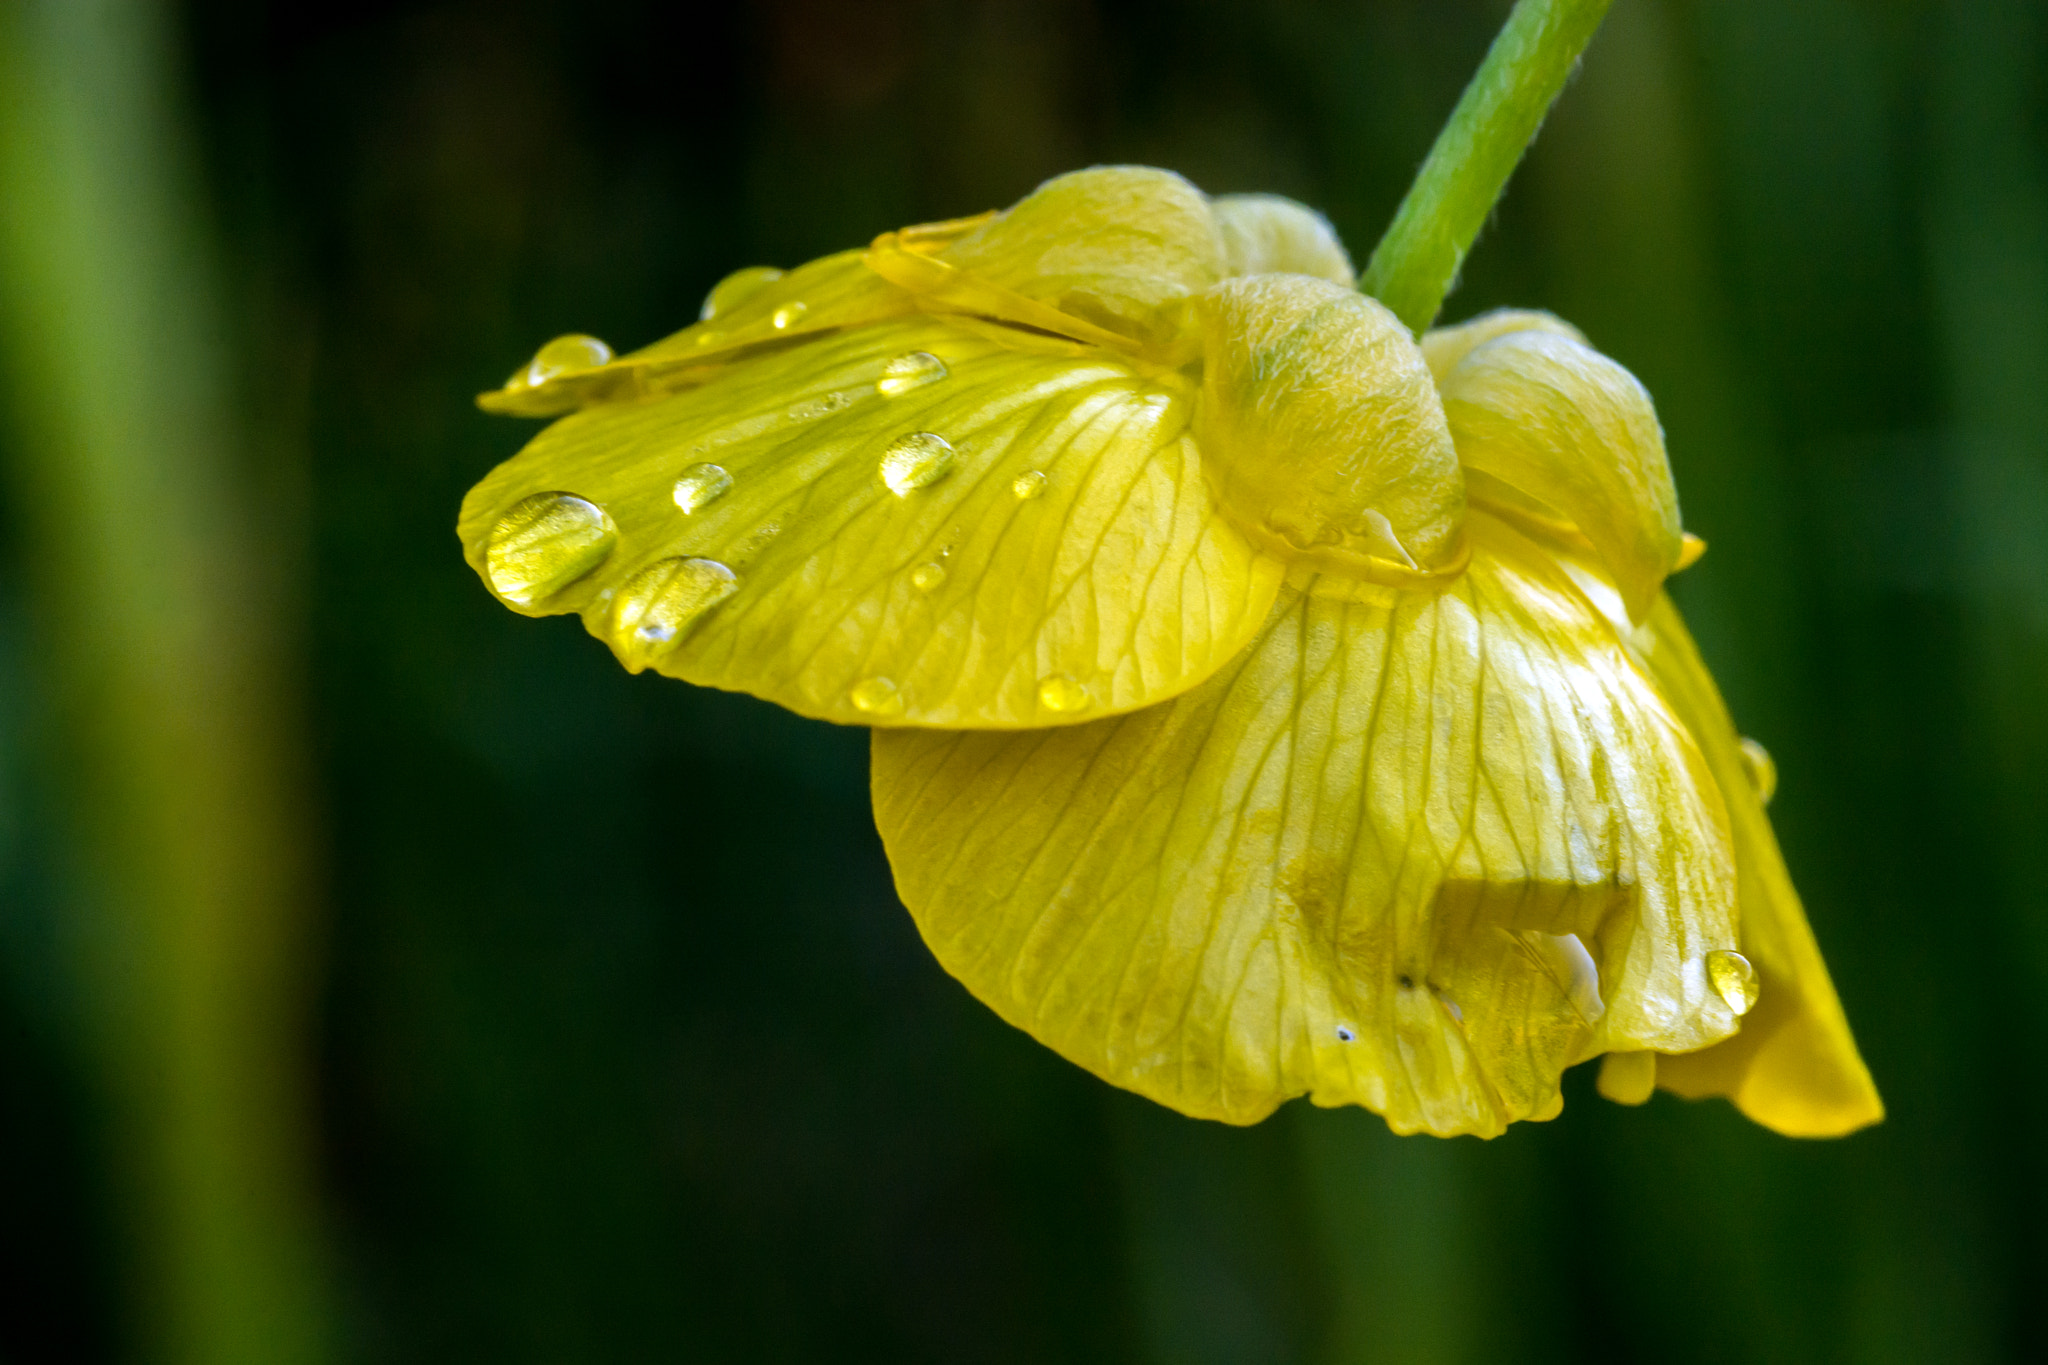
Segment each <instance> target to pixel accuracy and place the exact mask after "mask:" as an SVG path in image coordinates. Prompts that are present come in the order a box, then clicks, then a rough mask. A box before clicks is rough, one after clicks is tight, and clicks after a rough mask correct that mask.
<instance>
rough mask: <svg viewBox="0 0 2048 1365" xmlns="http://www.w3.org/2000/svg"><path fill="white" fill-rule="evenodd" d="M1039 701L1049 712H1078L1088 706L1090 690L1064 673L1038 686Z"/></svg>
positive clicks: (1054, 675) (1053, 676)
mask: <svg viewBox="0 0 2048 1365" xmlns="http://www.w3.org/2000/svg"><path fill="white" fill-rule="evenodd" d="M1038 701H1039V704H1040V705H1042V706H1043V707H1045V709H1046V710H1048V711H1078V710H1080V709H1081V708H1082V707H1084V706H1086V705H1087V704H1088V689H1087V688H1085V687H1083V686H1082V685H1081V684H1080V683H1077V682H1075V681H1074V680H1073V679H1072V678H1070V677H1068V676H1067V675H1066V674H1064V673H1055V674H1053V675H1052V676H1051V677H1049V678H1045V679H1043V680H1041V681H1040V682H1039V684H1038Z"/></svg>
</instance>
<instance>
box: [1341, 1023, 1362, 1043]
mask: <svg viewBox="0 0 2048 1365" xmlns="http://www.w3.org/2000/svg"><path fill="white" fill-rule="evenodd" d="M1337 1041H1338V1042H1340V1043H1355V1042H1357V1041H1358V1031H1357V1030H1356V1029H1354V1028H1352V1027H1351V1025H1349V1024H1339V1025H1337Z"/></svg>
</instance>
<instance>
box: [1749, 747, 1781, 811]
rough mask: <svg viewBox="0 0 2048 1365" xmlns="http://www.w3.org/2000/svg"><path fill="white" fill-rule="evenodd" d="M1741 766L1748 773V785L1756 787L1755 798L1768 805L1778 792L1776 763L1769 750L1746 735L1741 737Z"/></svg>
mask: <svg viewBox="0 0 2048 1365" xmlns="http://www.w3.org/2000/svg"><path fill="white" fill-rule="evenodd" d="M1742 768H1743V771H1744V772H1746V773H1748V774H1749V785H1750V786H1752V787H1754V788H1756V797H1757V800H1759V801H1761V802H1763V803H1764V804H1765V805H1766V806H1768V805H1770V804H1771V798H1772V797H1773V796H1775V795H1777V794H1778V765H1777V763H1776V761H1775V760H1773V759H1772V758H1771V751H1770V750H1769V749H1766V748H1765V747H1764V746H1763V745H1761V744H1759V743H1757V742H1756V741H1755V740H1753V739H1751V738H1750V737H1749V736H1748V735H1744V736H1743V737H1742Z"/></svg>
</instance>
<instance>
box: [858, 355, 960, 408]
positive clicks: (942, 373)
mask: <svg viewBox="0 0 2048 1365" xmlns="http://www.w3.org/2000/svg"><path fill="white" fill-rule="evenodd" d="M945 377H946V362H945V361H943V360H941V359H939V358H938V357H937V356H935V355H933V354H932V353H931V352H930V351H909V352H906V353H905V354H903V355H899V356H897V357H896V358H895V359H894V360H892V361H890V362H889V363H888V364H886V365H884V366H883V367H882V377H881V378H880V379H877V380H876V381H875V391H876V392H877V393H879V394H881V395H882V396H883V397H884V398H894V397H895V396H896V395H897V394H899V393H908V392H910V391H911V390H912V389H919V388H923V387H924V386H925V385H926V384H936V383H937V382H938V381H939V380H941V379H944V378H945Z"/></svg>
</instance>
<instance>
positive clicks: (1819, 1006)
mask: <svg viewBox="0 0 2048 1365" xmlns="http://www.w3.org/2000/svg"><path fill="white" fill-rule="evenodd" d="M1636 638H1637V641H1638V643H1639V647H1640V648H1641V650H1642V653H1643V656H1644V658H1645V659H1646V660H1647V661H1648V664H1649V667H1650V669H1651V670H1652V672H1653V673H1654V674H1655V676H1656V679H1657V684H1658V686H1659V688H1660V689H1661V690H1662V691H1663V693H1664V695H1665V696H1666V697H1667V698H1669V699H1670V701H1671V704H1672V706H1673V708H1674V709H1675V710H1676V711H1677V713H1678V714H1679V716H1680V717H1681V718H1682V719H1683V720H1684V721H1685V724H1686V727H1687V728H1688V729H1689V730H1691V732H1692V733H1693V735H1694V736H1695V737H1697V739H1698V741H1699V744H1700V748H1701V749H1702V750H1703V751H1704V753H1705V755H1706V759H1707V762H1708V764H1709V766H1710V767H1711V768H1712V769H1713V772H1714V777H1715V779H1716V780H1717V781H1718V783H1719V784H1720V787H1721V791H1722V793H1723V794H1724V796H1725V797H1726V798H1727V806H1728V815H1729V822H1730V825H1731V827H1732V829H1733V833H1734V839H1735V863H1736V877H1737V881H1738V893H1737V894H1738V896H1739V898H1740V902H1741V920H1742V941H1741V945H1740V947H1741V952H1742V955H1743V956H1744V957H1745V958H1746V959H1747V960H1748V961H1749V962H1751V963H1753V964H1754V966H1755V970H1756V973H1757V975H1758V976H1759V977H1760V982H1759V985H1758V988H1757V993H1756V1004H1755V1008H1754V1009H1752V1010H1750V1012H1749V1013H1748V1014H1747V1015H1745V1016H1744V1017H1743V1020H1742V1031H1741V1032H1740V1033H1739V1034H1737V1035H1736V1036H1735V1037H1733V1038H1730V1039H1728V1040H1727V1041H1725V1042H1722V1043H1718V1044H1715V1045H1714V1046H1712V1047H1709V1048H1707V1049H1705V1050H1704V1051H1700V1052H1693V1053H1689V1054H1687V1055H1685V1056H1682V1057H1658V1058H1656V1059H1655V1077H1656V1083H1657V1084H1658V1085H1661V1086H1663V1087H1664V1088H1665V1089H1666V1090H1670V1091H1674V1092H1676V1093H1677V1094H1680V1095H1685V1096H1688V1097H1694V1098H1697V1097H1701V1096H1707V1095H1725V1096H1727V1097H1728V1098H1729V1099H1730V1100H1732V1101H1734V1103H1735V1106H1736V1108H1738V1109H1740V1110H1741V1111H1742V1112H1743V1113H1744V1114H1746V1115H1748V1116H1749V1117H1750V1118H1752V1119H1754V1120H1755V1121H1756V1122H1758V1123H1761V1124H1763V1125H1764V1126H1765V1127H1767V1128H1771V1129H1774V1130H1776V1131H1777V1132H1780V1133H1784V1134H1787V1135H1789V1136H1792V1137H1838V1136H1840V1135H1841V1134H1844V1133H1850V1132H1854V1131H1855V1130H1856V1129H1858V1128H1862V1127H1866V1126H1867V1125H1869V1124H1873V1123H1876V1122H1877V1121H1879V1120H1880V1119H1882V1118H1883V1117H1884V1103H1883V1101H1882V1100H1880V1099H1879V1098H1878V1094H1877V1087H1876V1085H1875V1084H1873V1082H1872V1081H1871V1078H1870V1071H1869V1068H1867V1067H1866V1066H1865V1065H1864V1064H1863V1058H1862V1056H1861V1054H1859V1053H1858V1052H1857V1050H1856V1040H1855V1038H1854V1037H1853V1036H1851V1034H1850V1032H1849V1021H1848V1019H1847V1018H1846V1017H1845V1016H1844V1015H1843V1013H1842V1005H1841V1001H1840V1000H1839V999H1838V998H1837V997H1836V995H1835V987H1834V983H1833V982H1832V981H1831V980H1829V978H1828V969H1827V965H1826V964H1825V963H1824V962H1822V960H1821V956H1820V948H1819V945H1817V944H1816V943H1815V942H1814V937H1813V930H1812V929H1811V928H1810V927H1809V926H1808V925H1807V922H1806V912H1805V910H1804V909H1803V908H1802V907H1801V905H1800V903H1799V895H1798V893H1797V892H1796V891H1794V890H1793V888H1792V879H1791V877H1790V876H1789V875H1788V874H1787V872H1786V870H1785V860H1784V858H1783V856H1782V855H1781V854H1780V853H1779V851H1778V841H1777V838H1776V836H1774V835H1773V834H1772V832H1771V823H1770V819H1769V817H1767V816H1766V815H1765V814H1764V802H1765V800H1767V799H1768V793H1767V792H1765V791H1763V790H1760V788H1759V783H1758V780H1757V778H1756V776H1755V775H1754V774H1753V762H1752V761H1751V760H1749V759H1748V758H1747V756H1746V755H1745V753H1744V751H1743V742H1742V740H1741V739H1740V738H1739V737H1738V736H1737V734H1736V732H1735V727H1734V725H1733V723H1732V722H1730V720H1729V719H1728V711H1727V708H1726V706H1725V705H1723V703H1722V701H1721V695H1720V692H1719V691H1718V690H1717V689H1716V688H1715V686H1714V680H1713V678H1712V677H1711V676H1709V675H1708V673H1707V669H1706V665H1705V664H1704V663H1702V662H1701V660H1700V656H1699V651H1698V650H1697V649H1696V648H1695V647H1694V645H1693V642H1692V637H1691V636H1690V635H1689V634H1687V632H1686V629H1685V623H1684V621H1683V620H1682V619H1681V618H1680V617H1679V614H1678V608H1677V607H1675V606H1674V605H1672V602H1671V599H1670V598H1669V597H1663V598H1660V599H1659V600H1658V602H1657V605H1656V609H1655V610H1654V611H1653V612H1652V613H1651V615H1650V619H1649V621H1648V622H1647V623H1646V624H1645V625H1644V627H1643V628H1642V629H1641V630H1640V631H1638V632H1636ZM1603 1082H1604V1077H1603Z"/></svg>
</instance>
